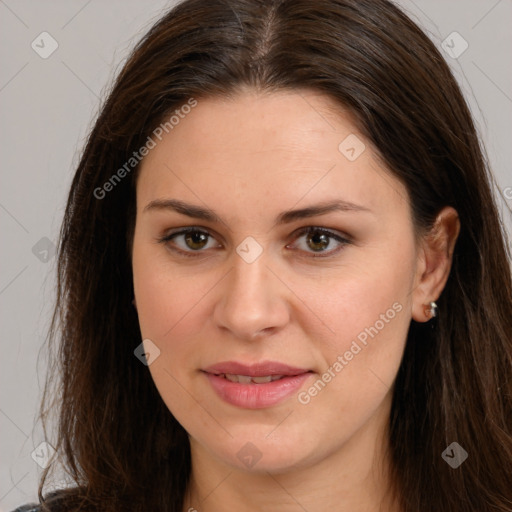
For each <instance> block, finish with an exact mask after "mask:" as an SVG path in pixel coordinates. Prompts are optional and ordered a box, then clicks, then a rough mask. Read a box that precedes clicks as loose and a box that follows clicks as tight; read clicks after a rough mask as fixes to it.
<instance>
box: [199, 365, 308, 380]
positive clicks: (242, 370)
mask: <svg viewBox="0 0 512 512" xmlns="http://www.w3.org/2000/svg"><path fill="white" fill-rule="evenodd" d="M203 371H205V372H207V373H213V374H217V375H221V374H226V373H227V374H230V375H246V376H248V377H266V376H267V375H301V374H303V373H307V372H309V371H310V370H307V369H305V368H297V367H293V366H289V365H287V364H284V363H280V362H277V361H262V362H259V363H255V364H243V363H239V362H237V361H224V362H221V363H217V364H214V365H212V366H208V368H205V369H204V370H203Z"/></svg>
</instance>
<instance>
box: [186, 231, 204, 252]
mask: <svg viewBox="0 0 512 512" xmlns="http://www.w3.org/2000/svg"><path fill="white" fill-rule="evenodd" d="M186 240H187V245H189V247H190V248H191V249H201V248H202V247H204V244H205V242H206V235H205V234H204V233H200V232H199V231H194V232H193V233H188V234H187V237H186ZM189 241H191V244H189ZM195 244H199V245H200V247H193V245H195Z"/></svg>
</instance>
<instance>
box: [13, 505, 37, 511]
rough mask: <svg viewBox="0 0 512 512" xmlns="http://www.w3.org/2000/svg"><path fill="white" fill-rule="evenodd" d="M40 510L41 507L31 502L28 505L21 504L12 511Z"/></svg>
mask: <svg viewBox="0 0 512 512" xmlns="http://www.w3.org/2000/svg"><path fill="white" fill-rule="evenodd" d="M40 510H41V507H40V506H39V505H37V503H31V504H28V505H22V506H21V507H18V508H17V509H15V510H13V511H12V512H39V511H40Z"/></svg>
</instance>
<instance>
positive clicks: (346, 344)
mask: <svg viewBox="0 0 512 512" xmlns="http://www.w3.org/2000/svg"><path fill="white" fill-rule="evenodd" d="M416 263H417V250H416V246H415V242H414V231H413V225H412V220H411V212H410V205H409V202H408V196H407V193H406V190H405V187H404V186H403V185H402V184H401V183H400V182H399V181H398V180H397V179H396V178H394V177H393V176H392V175H391V174H390V173H389V172H388V171H387V170H386V169H385V168H384V167H383V165H382V164H381V163H379V161H378V160H377V158H376V157H375V153H374V151H373V150H372V148H371V146H370V143H369V141H367V140H366V139H365V138H364V137H363V136H362V135H361V134H360V133H359V132H358V131H357V129H356V126H355V124H354V123H353V120H352V119H351V117H350V115H349V114H348V112H346V111H343V110H342V109H340V108H338V109H336V105H335V104H334V103H333V102H332V101H331V100H330V99H329V98H327V97H325V96H323V95H321V94H318V93H314V92H311V91H301V92H300V93H293V92H282V93H272V94H271V95H266V96H262V95H259V94H257V93H255V92H251V91H245V92H241V93H239V94H238V95H237V96H236V98H235V99H230V100H227V99H213V98H212V99H202V100H198V101H197V105H196V106H195V107H194V108H192V109H190V112H189V113H188V114H187V115H184V116H182V118H180V120H179V123H178V124H176V125H175V126H174V127H173V129H172V130H169V133H167V134H165V132H164V136H163V137H162V140H161V141H157V144H156V146H155V147H154V148H153V149H151V151H150V152H149V154H148V155H147V156H146V157H145V159H144V160H143V162H142V164H141V169H140V175H139V177H138V181H137V217H136V227H135V234H134V242H133V277H134V288H135V298H136V304H137V311H138V315H139V321H140V327H141V332H142V336H143V339H145V342H144V343H145V349H146V352H147V353H149V354H150V356H149V362H150V364H149V371H150V372H151V375H152V378H153V379H154V382H155V384H156V386H157V388H158V391H159V393H160V395H161V396H162V399H163V400H164V402H165V403H166V405H167V407H168V408H169V410H170V411H171V412H172V414H173V415H174V416H175V417H176V419H177V420H178V421H179V422H180V423H181V424H182V425H183V427H184V428H185V429H186V430H187V432H188V433H189V435H190V440H191V446H192V450H193V453H194V451H197V452H202V453H205V454H208V456H209V457H212V458H214V459H215V460H217V461H219V463H222V464H226V465H228V466H234V467H237V468H240V469H245V470H248V471H286V470H288V469H290V468H300V467H307V466H308V465H313V464H315V463H317V462H319V461H320V460H323V459H326V458H328V457H330V456H335V455H336V454H337V453H341V451H343V450H346V449H348V447H350V446H352V445H354V443H356V440H357V439H359V440H362V439H365V436H366V439H369V438H368V435H370V438H372V439H374V438H375V435H374V434H375V433H377V432H378V431H380V430H381V429H382V428H383V427H384V425H385V423H386V421H387V418H388V416H389V407H390V397H391V387H392V384H393V381H394V378H395V375H396V373H397V370H398V367H399V364H400V360H401V357H402V353H403V350H404V346H405V340H406V335H407V330H408V327H409V323H410V320H411V308H412V300H411V295H412V291H413V288H414V279H415V271H416ZM368 433H370V434H368Z"/></svg>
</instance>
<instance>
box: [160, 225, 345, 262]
mask: <svg viewBox="0 0 512 512" xmlns="http://www.w3.org/2000/svg"><path fill="white" fill-rule="evenodd" d="M191 232H192V233H202V234H205V235H207V236H208V237H209V238H213V239H215V240H217V238H216V237H217V236H218V235H217V234H215V235H213V234H212V230H211V229H209V228H203V227H200V226H186V227H183V228H176V229H175V230H173V231H171V232H168V233H166V234H165V235H163V236H161V237H157V238H156V242H158V243H163V244H167V242H170V241H171V240H172V239H173V238H175V237H177V236H180V235H186V234H187V233H191ZM308 233H321V234H324V235H327V236H328V237H329V238H331V239H334V240H336V241H337V242H338V244H340V246H339V247H338V248H336V249H331V250H328V251H320V252H316V253H315V252H313V251H312V252H309V251H300V250H299V251H298V252H303V253H305V254H306V255H304V256H302V255H301V257H304V258H328V257H330V256H334V255H335V254H337V253H338V252H339V251H340V250H342V249H343V247H344V246H345V245H348V244H352V243H353V242H352V239H351V237H350V236H349V235H347V234H345V233H341V232H339V231H337V230H332V229H329V228H325V227H322V226H317V225H310V226H303V227H301V228H299V229H297V230H295V231H294V232H293V233H292V235H291V236H292V237H293V240H294V241H293V242H292V244H293V243H295V241H296V240H297V239H298V238H300V237H301V236H303V235H305V234H308ZM220 238H221V237H220ZM292 244H287V245H286V248H288V247H289V246H290V245H292ZM168 247H169V249H170V250H172V251H173V252H174V253H178V254H180V255H182V256H185V257H201V256H202V254H201V253H206V252H207V251H205V250H197V251H193V250H190V251H184V250H183V249H179V248H177V247H171V246H168ZM217 248H218V247H215V248H214V249H217Z"/></svg>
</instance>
